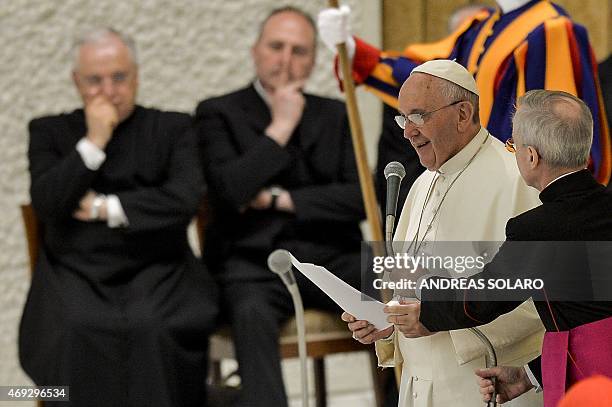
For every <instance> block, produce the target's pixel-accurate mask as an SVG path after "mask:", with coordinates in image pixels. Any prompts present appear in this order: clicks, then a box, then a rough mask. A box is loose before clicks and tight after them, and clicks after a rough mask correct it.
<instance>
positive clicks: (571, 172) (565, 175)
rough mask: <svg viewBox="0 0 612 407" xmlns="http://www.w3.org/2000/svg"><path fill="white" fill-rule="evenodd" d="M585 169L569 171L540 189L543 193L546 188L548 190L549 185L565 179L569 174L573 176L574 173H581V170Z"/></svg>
mask: <svg viewBox="0 0 612 407" xmlns="http://www.w3.org/2000/svg"><path fill="white" fill-rule="evenodd" d="M585 169H586V168H581V169H579V170H575V171H570V172H566V173H565V174H563V175H559V176H558V177H557V178H555V179H553V180H552V181H550V182H549V183H548V184H546V186H545V187H544V188H542V191H544V190H545V189H546V188H548V187H549V186H550V185H551V184H552V183H553V182H557V181H559V180H560V179H561V178H563V177H567V176H568V175H570V174H573V173H575V172H578V171H582V170H585Z"/></svg>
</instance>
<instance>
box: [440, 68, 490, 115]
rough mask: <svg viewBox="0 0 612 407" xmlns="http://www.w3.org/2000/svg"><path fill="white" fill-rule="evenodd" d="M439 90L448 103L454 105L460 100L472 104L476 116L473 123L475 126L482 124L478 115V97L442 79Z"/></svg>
mask: <svg viewBox="0 0 612 407" xmlns="http://www.w3.org/2000/svg"><path fill="white" fill-rule="evenodd" d="M440 79H442V78H440ZM439 90H440V93H441V94H442V96H443V97H444V98H445V99H446V100H447V101H448V103H454V102H456V101H458V100H465V101H467V102H470V104H471V105H472V107H473V108H474V115H473V116H472V121H473V122H474V124H480V114H479V113H478V110H479V109H480V107H479V103H478V95H476V94H475V93H472V92H470V91H469V90H467V89H465V88H462V87H461V86H459V85H457V84H456V83H453V82H451V81H448V80H446V79H442V81H440V88H439Z"/></svg>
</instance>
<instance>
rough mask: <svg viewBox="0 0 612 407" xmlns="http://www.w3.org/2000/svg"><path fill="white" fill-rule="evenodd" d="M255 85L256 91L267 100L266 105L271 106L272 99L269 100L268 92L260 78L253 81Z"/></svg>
mask: <svg viewBox="0 0 612 407" xmlns="http://www.w3.org/2000/svg"><path fill="white" fill-rule="evenodd" d="M253 87H254V88H255V92H257V94H258V95H259V97H260V98H262V99H263V101H264V102H266V105H268V107H270V101H269V100H268V92H266V90H265V89H264V87H263V85H262V84H261V81H260V80H259V78H257V79H255V82H253Z"/></svg>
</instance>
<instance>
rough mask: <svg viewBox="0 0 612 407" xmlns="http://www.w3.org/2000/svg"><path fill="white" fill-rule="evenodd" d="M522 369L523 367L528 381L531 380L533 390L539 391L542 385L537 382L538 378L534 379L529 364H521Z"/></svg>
mask: <svg viewBox="0 0 612 407" xmlns="http://www.w3.org/2000/svg"><path fill="white" fill-rule="evenodd" d="M523 369H525V373H527V377H528V378H529V381H530V382H531V384H533V387H534V388H535V392H536V393H539V392H541V391H542V386H541V385H540V383H539V382H538V379H536V377H535V375H534V374H533V372H532V371H531V369H529V365H525V366H523Z"/></svg>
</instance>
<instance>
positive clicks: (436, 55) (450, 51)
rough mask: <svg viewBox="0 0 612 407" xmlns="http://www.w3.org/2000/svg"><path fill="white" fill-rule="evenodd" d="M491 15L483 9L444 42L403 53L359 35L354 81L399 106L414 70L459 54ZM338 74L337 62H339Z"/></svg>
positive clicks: (418, 47) (418, 45)
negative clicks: (463, 42) (468, 35)
mask: <svg viewBox="0 0 612 407" xmlns="http://www.w3.org/2000/svg"><path fill="white" fill-rule="evenodd" d="M489 15H490V11H489V10H485V11H482V12H480V13H478V14H476V15H475V16H473V18H472V19H469V20H467V21H465V22H464V23H463V24H462V25H461V26H460V27H459V28H458V29H457V30H456V31H455V32H454V33H453V34H451V35H450V36H448V37H446V38H444V39H442V40H441V41H438V42H434V43H425V44H413V45H410V46H408V47H406V49H404V50H403V51H402V52H401V53H400V52H384V51H381V50H379V49H378V48H376V47H374V46H372V45H370V44H368V43H366V42H364V41H363V40H361V39H359V38H357V37H355V44H356V47H355V56H354V58H353V80H354V81H355V83H356V84H358V85H364V86H365V87H366V88H367V90H368V91H370V92H372V93H374V94H375V95H376V96H378V97H379V98H380V99H382V100H383V102H385V103H387V104H388V105H390V106H392V107H395V108H397V106H398V103H397V97H398V94H399V89H400V87H401V85H402V84H403V83H404V81H405V80H406V79H407V78H408V76H409V75H410V73H411V72H412V69H413V68H415V67H416V66H417V65H420V64H421V63H423V62H425V61H429V60H432V59H445V58H449V57H453V56H454V55H456V54H457V52H456V48H457V44H460V43H461V39H462V38H463V37H464V35H465V34H466V33H467V32H469V29H470V28H471V27H472V26H473V25H475V24H479V23H480V22H481V21H483V20H484V19H486V18H487V17H488V16H489ZM336 74H337V63H336Z"/></svg>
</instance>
